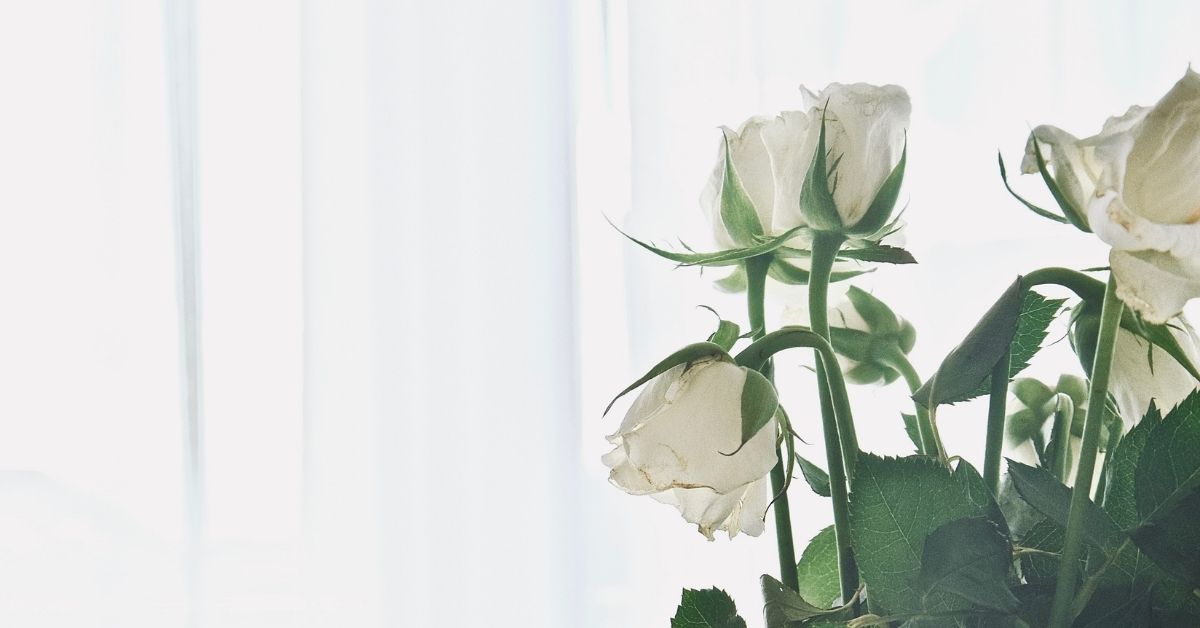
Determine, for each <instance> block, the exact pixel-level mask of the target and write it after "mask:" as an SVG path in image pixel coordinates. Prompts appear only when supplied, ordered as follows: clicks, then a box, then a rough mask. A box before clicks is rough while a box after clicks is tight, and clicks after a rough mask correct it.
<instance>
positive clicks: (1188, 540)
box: [1129, 487, 1200, 587]
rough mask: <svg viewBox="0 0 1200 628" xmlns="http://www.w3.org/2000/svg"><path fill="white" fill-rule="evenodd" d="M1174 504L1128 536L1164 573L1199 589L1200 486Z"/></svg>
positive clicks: (1174, 501)
mask: <svg viewBox="0 0 1200 628" xmlns="http://www.w3.org/2000/svg"><path fill="white" fill-rule="evenodd" d="M1171 504H1172V506H1171V508H1170V510H1169V511H1167V512H1165V513H1160V514H1159V515H1158V516H1156V517H1155V519H1154V520H1153V521H1151V522H1150V523H1147V524H1145V525H1142V526H1139V527H1137V528H1135V529H1134V530H1132V531H1130V533H1129V537H1130V538H1131V539H1133V542H1134V543H1135V544H1137V546H1138V549H1139V550H1141V551H1142V553H1144V554H1146V556H1149V557H1150V560H1153V561H1154V562H1155V563H1156V564H1157V565H1158V566H1159V567H1160V568H1161V569H1162V570H1163V571H1166V572H1167V573H1169V574H1171V575H1173V576H1175V577H1176V578H1179V579H1181V580H1183V581H1184V582H1186V583H1188V584H1189V585H1191V586H1193V587H1200V525H1197V522H1200V487H1194V488H1192V490H1191V491H1190V492H1189V493H1188V494H1187V495H1185V496H1183V497H1182V498H1179V499H1175V500H1172V502H1171Z"/></svg>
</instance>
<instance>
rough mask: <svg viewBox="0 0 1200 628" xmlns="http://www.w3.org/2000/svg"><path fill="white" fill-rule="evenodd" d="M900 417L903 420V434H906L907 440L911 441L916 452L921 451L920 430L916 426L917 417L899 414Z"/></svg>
mask: <svg viewBox="0 0 1200 628" xmlns="http://www.w3.org/2000/svg"><path fill="white" fill-rule="evenodd" d="M900 417H901V418H902V419H904V433H905V434H908V440H910V441H912V444H913V446H914V447H916V448H917V451H921V428H920V427H918V426H917V415H915V414H905V413H903V412H901V413H900Z"/></svg>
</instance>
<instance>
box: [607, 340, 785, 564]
mask: <svg viewBox="0 0 1200 628" xmlns="http://www.w3.org/2000/svg"><path fill="white" fill-rule="evenodd" d="M745 382H746V369H745V368H744V367H740V366H738V365H736V364H733V363H730V362H726V361H722V360H716V359H705V360H701V361H698V362H693V363H690V364H680V365H678V366H675V367H673V368H671V369H670V370H668V371H666V372H664V373H662V374H661V375H659V376H657V377H655V378H654V379H652V380H650V382H648V383H647V384H646V385H645V387H644V388H643V389H642V391H641V393H640V394H639V395H638V397H637V399H636V400H635V401H634V402H633V405H632V406H631V407H630V408H629V411H628V412H627V413H626V414H625V419H624V420H623V421H622V422H621V427H620V428H619V429H618V430H617V431H616V433H614V434H612V435H611V436H609V437H608V440H609V442H611V443H612V444H613V445H615V448H614V449H613V450H612V451H611V452H609V453H608V454H605V456H604V458H603V461H604V464H605V465H607V466H608V467H609V468H610V469H612V471H611V473H610V474H609V480H610V481H611V482H612V483H613V484H614V485H616V486H617V487H619V488H621V489H622V490H624V491H625V492H627V493H630V494H633V495H650V496H651V497H653V498H654V499H656V500H658V501H660V502H664V503H667V504H671V505H673V506H675V507H676V508H678V509H679V511H680V513H681V514H682V515H683V518H684V519H686V520H687V521H689V522H691V523H694V524H696V526H697V527H698V528H699V530H700V532H701V533H702V534H704V536H706V537H708V538H709V539H710V540H711V539H712V538H713V532H714V531H715V530H725V531H727V532H728V533H729V537H730V538H733V537H734V536H736V535H737V534H738V533H739V532H745V533H746V534H749V535H751V536H758V535H759V534H762V532H763V529H764V525H763V520H764V518H765V517H766V509H767V505H768V503H769V502H770V499H771V495H770V483H769V481H768V479H767V474H768V473H770V471H771V468H772V467H774V466H775V464H776V462H777V461H778V455H777V454H776V449H775V438H776V423H775V421H774V420H771V421H770V422H768V423H767V425H766V426H764V427H763V428H762V429H761V430H759V432H758V433H757V434H755V435H754V436H753V437H751V438H750V440H748V441H747V442H746V444H745V446H743V447H742V448H741V449H740V450H738V444H739V443H740V442H741V425H742V419H741V417H742V410H741V408H742V406H741V400H742V388H743V386H744V384H745ZM734 451H737V453H735V454H733V455H726V454H729V453H731V452H734Z"/></svg>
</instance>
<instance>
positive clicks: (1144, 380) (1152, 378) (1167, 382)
mask: <svg viewBox="0 0 1200 628" xmlns="http://www.w3.org/2000/svg"><path fill="white" fill-rule="evenodd" d="M1168 326H1169V327H1170V328H1171V333H1172V335H1174V336H1175V340H1176V341H1178V342H1179V346H1180V347H1181V348H1182V349H1183V351H1184V353H1186V354H1187V357H1188V359H1189V360H1190V361H1191V362H1192V364H1197V363H1198V362H1197V360H1200V351H1198V349H1200V341H1198V339H1197V337H1196V331H1195V330H1194V329H1192V326H1191V324H1189V323H1188V322H1187V320H1186V319H1184V318H1183V317H1182V316H1180V317H1178V318H1176V319H1173V320H1171V321H1170V322H1169V323H1168ZM1196 388H1197V382H1196V378H1194V377H1192V375H1191V374H1190V373H1188V372H1187V370H1186V369H1184V368H1183V367H1182V366H1180V365H1179V362H1178V361H1177V360H1175V358H1172V357H1171V356H1169V355H1167V352H1166V351H1163V350H1162V349H1160V348H1158V347H1151V346H1149V343H1148V342H1147V341H1146V340H1143V339H1141V338H1139V337H1137V336H1135V335H1133V334H1132V333H1130V332H1128V331H1125V330H1124V329H1122V330H1120V331H1119V332H1118V333H1117V346H1116V352H1115V353H1114V354H1113V366H1112V375H1111V380H1110V383H1109V385H1108V392H1109V394H1111V395H1112V396H1113V399H1114V400H1115V401H1116V402H1117V410H1118V411H1119V412H1120V413H1121V417H1122V418H1123V419H1125V429H1126V431H1128V429H1129V428H1131V427H1133V426H1134V425H1136V424H1137V423H1138V422H1139V421H1141V420H1142V417H1143V416H1145V414H1146V411H1147V410H1149V409H1150V402H1151V401H1153V402H1154V404H1155V405H1156V406H1157V407H1158V408H1159V410H1161V411H1162V413H1163V415H1164V416H1165V415H1166V413H1167V412H1168V411H1170V409H1171V408H1174V407H1175V406H1177V405H1179V402H1181V401H1183V400H1184V398H1185V397H1187V396H1188V395H1190V394H1191V393H1192V391H1193V390H1195V389H1196Z"/></svg>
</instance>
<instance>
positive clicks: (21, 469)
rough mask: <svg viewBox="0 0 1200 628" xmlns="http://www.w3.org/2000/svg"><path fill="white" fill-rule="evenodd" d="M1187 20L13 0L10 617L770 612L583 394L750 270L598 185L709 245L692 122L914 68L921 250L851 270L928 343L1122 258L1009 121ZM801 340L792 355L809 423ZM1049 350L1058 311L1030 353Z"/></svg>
mask: <svg viewBox="0 0 1200 628" xmlns="http://www.w3.org/2000/svg"><path fill="white" fill-rule="evenodd" d="M1197 23H1200V7H1197V6H1196V5H1195V4H1194V3H1190V2H1155V3H1148V2H1138V3H1135V2H1107V3H1095V2H1010V3H1003V4H997V3H982V2H980V3H973V2H957V1H944V2H897V3H886V4H885V3H867V2H855V3H835V2H820V3H818V2H782V1H780V2H768V1H765V0H760V1H750V2H695V1H683V0H679V1H673V2H666V1H662V0H629V1H621V0H611V1H607V2H601V1H593V0H574V1H571V2H556V1H553V0H524V1H515V2H503V3H499V2H497V3H484V2H470V1H458V2H453V1H452V2H437V3H432V2H418V1H416V0H413V1H405V2H384V1H383V0H378V1H376V0H369V1H368V0H352V1H345V2H321V1H319V0H305V1H302V2H299V3H296V2H286V1H283V0H278V1H273V2H269V1H261V0H255V1H243V2H217V1H213V2H198V3H196V6H195V7H192V5H191V4H189V3H186V2H167V3H165V4H164V3H158V2H150V1H136V0H125V1H121V0H108V1H104V0H94V1H83V0H76V1H69V0H57V1H52V2H44V3H26V2H15V1H11V2H4V3H0V78H2V79H3V83H0V85H2V86H3V87H2V88H0V89H3V98H0V294H2V295H3V297H4V307H2V308H0V591H2V592H3V593H2V594H0V622H2V623H4V624H5V625H13V626H122V627H125V626H154V627H158V626H205V627H208V626H212V627H225V626H230V627H232V626H254V627H266V626H389V627H390V626H420V627H425V626H429V627H439V626H446V627H451V626H464V625H476V624H486V625H491V626H535V627H543V626H544V627H554V628H557V627H562V626H588V627H597V628H599V627H610V626H634V627H641V626H646V627H659V626H666V625H667V620H668V618H669V617H670V616H671V615H672V614H673V613H674V607H675V604H676V603H677V601H678V595H679V589H680V588H681V587H683V586H689V587H707V586H712V585H716V586H720V587H723V588H726V589H727V590H729V591H730V592H731V593H732V594H733V595H734V597H735V598H736V599H737V601H738V602H739V604H740V607H741V609H742V611H743V614H744V615H745V616H746V617H747V619H749V620H750V623H751V625H752V626H755V625H760V624H761V619H760V613H759V610H758V609H759V594H758V590H757V577H758V575H759V574H761V573H764V572H772V571H774V569H775V568H776V567H775V557H774V542H773V531H772V530H771V529H770V528H769V527H768V531H767V533H766V534H765V535H764V536H762V537H760V538H758V539H752V538H741V537H739V538H738V539H736V540H735V541H733V542H729V541H728V540H718V541H717V542H714V543H709V542H707V541H705V540H704V539H703V538H702V537H701V536H700V535H699V534H698V533H696V532H695V531H694V530H693V529H691V528H690V527H689V526H687V525H686V524H685V523H684V522H683V521H682V520H681V519H680V518H679V517H678V515H677V513H676V512H675V511H674V510H673V509H671V508H669V507H667V506H663V505H661V504H658V503H656V502H653V501H652V500H649V499H646V498H635V497H630V496H627V495H624V494H622V493H620V492H619V491H617V490H616V489H614V488H612V487H610V486H608V485H607V483H606V479H605V475H606V470H605V469H604V468H603V466H602V465H601V464H600V462H599V457H600V455H601V454H602V453H604V451H606V448H607V446H606V443H605V442H604V439H603V436H604V435H605V434H606V433H608V432H610V431H611V430H612V429H614V428H615V426H616V424H617V423H618V422H619V417H610V418H608V419H601V417H600V410H601V409H602V408H603V406H604V404H605V403H606V402H607V400H608V398H609V397H610V396H611V395H612V394H614V393H615V392H616V391H617V390H619V389H620V388H622V387H623V386H624V385H625V384H626V383H628V381H630V380H632V379H633V378H634V377H636V376H637V375H638V374H640V372H641V371H643V370H644V369H645V368H646V367H647V366H648V365H650V364H652V363H653V362H655V361H656V360H657V359H658V358H659V357H661V356H662V355H665V354H666V353H668V352H670V351H672V350H674V349H675V348H677V347H678V346H680V345H682V344H685V343H688V342H692V341H695V340H697V339H702V338H703V336H704V335H705V334H707V333H708V332H709V331H710V325H711V317H710V315H709V314H707V313H706V312H704V311H702V310H699V309H696V308H695V307H694V306H695V305H698V304H706V305H711V306H713V307H716V308H718V309H719V310H720V311H721V312H722V313H723V314H724V315H725V316H727V317H730V318H736V319H739V320H742V319H743V317H744V313H743V305H742V303H741V302H740V301H739V300H737V299H736V298H732V297H729V296H725V295H720V294H718V293H716V292H715V291H713V290H712V289H711V287H710V280H711V279H713V278H715V277H716V276H718V275H717V274H709V275H706V276H704V277H701V276H700V275H699V273H698V272H696V271H692V270H672V269H671V265H670V264H669V263H667V262H665V261H662V260H659V259H656V258H653V257H652V256H650V255H648V254H646V253H644V252H642V251H640V250H636V249H635V248H633V247H632V246H630V245H629V244H627V243H625V242H624V241H623V240H622V238H621V237H620V236H619V235H618V234H616V233H615V232H614V230H613V229H612V228H611V227H609V226H608V225H607V223H606V222H605V221H604V216H605V215H607V216H608V217H609V218H611V219H612V220H613V221H614V222H616V223H618V224H620V225H622V226H623V227H624V228H627V229H628V230H630V231H631V232H633V233H635V234H637V235H639V236H643V237H646V238H652V239H655V240H657V241H660V242H673V241H675V240H676V239H679V238H682V239H683V240H684V241H686V242H688V243H689V244H692V245H694V246H697V247H699V248H705V247H707V246H708V245H709V242H708V241H707V239H706V238H707V235H706V234H707V231H706V227H705V224H704V221H703V218H702V216H701V214H700V212H699V208H698V205H697V197H698V195H699V192H700V189H701V187H702V186H703V183H704V180H705V177H706V176H707V174H708V171H709V169H710V168H711V166H712V160H713V159H714V157H715V153H716V146H717V140H718V138H719V134H718V131H717V130H716V128H717V126H719V125H722V124H725V125H730V126H736V125H737V124H739V123H740V122H741V121H742V120H744V119H745V118H747V117H749V116H750V115H753V114H756V113H771V112H774V111H777V110H779V109H784V108H790V107H795V106H797V105H798V103H799V99H798V96H797V87H798V85H799V84H801V83H803V84H805V85H808V86H810V87H812V88H814V89H815V88H820V87H823V86H824V85H825V84H827V83H828V82H831V81H843V82H852V81H868V82H876V83H885V82H890V83H898V84H901V85H903V86H905V87H906V88H907V89H908V90H909V93H910V94H911V96H912V101H913V120H912V127H911V129H910V132H909V150H910V153H909V168H908V176H907V180H906V185H905V191H904V194H903V199H904V201H905V202H907V204H908V211H907V213H906V214H905V218H906V220H907V222H908V223H909V228H908V230H907V239H908V244H907V246H908V248H909V249H910V250H911V251H912V252H913V253H914V255H916V257H917V258H918V259H919V260H920V262H921V264H920V265H919V266H916V267H901V268H882V269H880V270H879V271H878V272H876V273H874V274H873V275H869V276H867V277H864V278H862V279H861V280H859V281H858V284H859V285H861V286H863V287H864V288H867V289H869V290H872V291H873V292H874V293H875V294H877V295H879V296H880V297H882V298H883V299H885V300H886V301H887V302H889V303H890V304H892V306H893V307H894V308H895V309H896V310H897V311H898V312H899V313H901V314H902V315H903V316H906V317H907V318H909V319H910V320H912V321H913V322H914V323H915V325H916V327H917V329H918V332H919V340H918V345H917V349H916V351H915V352H914V360H915V362H916V364H917V366H918V368H919V370H921V372H922V373H925V374H928V373H929V372H930V371H931V370H932V369H933V368H934V367H935V366H936V364H937V362H938V360H939V359H940V358H941V357H942V356H943V355H944V354H945V353H946V352H947V351H948V350H949V349H950V348H951V347H952V346H953V345H954V344H955V343H956V342H957V341H958V340H959V339H960V338H961V337H962V336H963V334H965V332H966V331H967V330H968V329H969V328H970V327H971V325H972V324H973V322H974V320H975V319H976V318H977V317H978V316H979V314H981V313H982V312H983V311H984V310H985V309H986V307H987V305H988V304H990V302H991V301H992V300H993V299H994V298H995V297H996V296H997V295H998V294H999V293H1000V292H1001V290H1002V289H1003V288H1004V286H1006V285H1007V284H1008V283H1009V282H1010V281H1011V280H1012V278H1013V277H1014V276H1015V275H1016V274H1017V273H1020V272H1022V271H1028V270H1031V269H1034V268H1038V267H1041V266H1046V265H1069V266H1076V267H1085V266H1095V265H1100V264H1103V263H1104V249H1103V248H1102V247H1101V246H1099V244H1098V243H1096V242H1094V241H1093V240H1092V239H1091V237H1090V236H1087V235H1085V234H1080V233H1078V232H1076V231H1074V230H1072V229H1070V228H1067V227H1063V226H1058V225H1055V224H1052V223H1050V222H1048V221H1045V220H1042V219H1039V218H1037V217H1035V216H1033V215H1032V214H1030V213H1029V212H1027V211H1026V210H1024V209H1023V208H1022V207H1020V206H1019V205H1018V204H1017V203H1016V202H1015V201H1013V200H1011V199H1010V198H1009V197H1008V196H1007V194H1006V193H1005V192H1004V190H1003V188H1002V187H1001V185H1000V182H999V178H998V174H997V170H996V163H995V157H996V150H997V149H1000V150H1002V151H1003V152H1004V154H1005V156H1006V157H1007V158H1008V161H1009V163H1010V169H1011V170H1012V171H1015V170H1016V166H1017V164H1018V162H1019V158H1020V153H1021V149H1022V146H1023V142H1024V138H1025V136H1026V134H1027V133H1028V130H1029V128H1030V127H1031V126H1032V125H1035V124H1039V123H1043V122H1050V123H1055V124H1058V125H1060V126H1063V127H1064V128H1066V129H1068V130H1070V131H1073V132H1076V133H1077V134H1080V135H1084V134H1089V133H1092V132H1094V131H1096V130H1098V129H1099V126H1100V124H1101V122H1102V121H1103V119H1104V118H1105V117H1106V116H1108V115H1113V114H1117V113H1120V112H1123V111H1124V110H1125V108H1126V107H1127V106H1128V105H1130V104H1134V103H1138V104H1151V103H1153V102H1154V101H1155V100H1156V99H1157V98H1158V97H1159V96H1160V95H1161V94H1162V93H1164V92H1165V91H1166V90H1167V89H1168V88H1169V87H1170V86H1171V85H1172V84H1173V83H1174V81H1176V80H1177V79H1178V78H1179V77H1180V76H1182V74H1183V71H1184V69H1185V68H1186V67H1187V64H1188V63H1189V62H1192V61H1197V60H1200V41H1198V40H1197V39H1196V38H1195V35H1194V32H1193V31H1194V29H1193V28H1192V25H1194V24H1197ZM188 41H191V42H193V43H194V45H193V46H191V47H189V46H187V45H183V44H186V43H187V42H188ZM167 42H171V46H168V45H167ZM169 50H170V51H172V52H171V54H168V51H169ZM188 77H194V82H189V81H188ZM172 95H173V99H172V97H171V96H172ZM1016 185H1017V186H1018V187H1019V189H1021V190H1023V191H1026V192H1028V193H1029V195H1030V196H1031V197H1033V198H1035V199H1037V200H1041V201H1044V202H1049V201H1048V197H1047V195H1046V194H1045V192H1044V191H1043V190H1042V189H1041V187H1040V185H1039V184H1038V182H1037V181H1035V180H1033V179H1032V178H1030V177H1024V178H1021V179H1019V181H1018V182H1017V184H1016ZM189 207H194V208H195V210H196V216H197V217H198V220H197V223H196V227H195V229H189V228H188V227H187V224H188V223H186V221H185V222H183V223H181V224H182V227H183V229H182V234H183V236H184V238H185V239H187V240H193V241H195V242H198V247H199V248H198V253H199V255H198V258H197V262H196V264H194V265H189V264H179V251H180V249H179V247H178V242H179V240H178V239H177V236H176V231H175V230H176V226H175V225H176V221H175V217H176V216H178V215H179V214H180V212H181V211H182V212H184V214H185V215H186V212H187V210H188V208H189ZM190 282H195V285H196V286H197V288H198V290H197V294H198V295H199V304H198V307H197V308H196V309H195V310H194V314H195V316H194V317H192V318H191V320H192V321H193V322H194V323H195V325H181V320H183V319H185V318H186V317H184V316H181V315H182V314H186V313H187V312H188V311H189V310H188V309H187V308H186V307H181V303H183V302H182V301H181V300H180V294H181V293H180V292H179V289H180V287H181V286H187V285H189V283H190ZM796 298H798V295H797V294H796V293H795V292H792V293H784V292H782V291H774V292H773V293H772V295H771V299H772V301H771V304H770V305H769V310H768V311H769V314H770V315H771V316H773V317H774V316H777V315H778V313H779V312H780V311H782V308H783V307H784V306H785V305H786V304H787V303H789V302H794V300H795V299H796ZM1064 334H1065V329H1064V328H1062V327H1057V328H1055V330H1054V331H1053V332H1052V335H1051V341H1055V340H1060V339H1061V338H1062V337H1063V336H1064ZM189 340H190V341H193V342H195V343H196V345H197V346H198V347H199V349H200V350H199V352H198V353H197V354H196V360H195V362H194V364H195V368H193V369H190V370H189V369H184V368H182V367H181V364H183V363H184V362H185V361H184V360H183V359H182V357H183V356H182V355H181V347H184V346H187V342H186V341H189ZM801 361H802V360H801V359H800V358H797V359H796V360H794V361H792V363H791V364H785V365H783V366H782V367H781V374H780V380H781V387H783V388H784V389H785V399H786V401H787V402H788V404H789V408H791V414H792V416H793V417H794V420H795V421H796V422H797V424H798V429H799V430H800V432H801V434H802V435H803V436H804V437H805V438H806V439H808V440H809V441H810V442H811V443H813V444H812V445H811V446H807V447H806V450H807V451H808V452H809V455H810V457H812V458H814V459H817V460H820V459H822V458H823V456H821V455H820V453H819V452H821V451H822V450H821V447H820V445H819V443H820V433H819V429H818V421H817V419H816V417H815V416H814V413H813V412H812V410H811V408H812V407H813V399H812V396H811V391H812V386H813V378H812V377H811V375H810V374H808V372H807V371H804V370H802V369H801V368H799V362H801ZM1064 371H1071V372H1078V367H1077V365H1076V363H1075V361H1074V356H1073V355H1072V354H1071V353H1070V350H1069V348H1068V347H1067V343H1066V342H1065V340H1063V341H1060V342H1057V344H1055V345H1054V346H1053V347H1052V348H1051V349H1049V350H1047V351H1045V352H1044V353H1043V355H1042V356H1041V357H1040V358H1039V361H1038V362H1037V363H1036V364H1035V366H1034V367H1033V368H1032V369H1031V371H1030V372H1031V373H1034V374H1040V375H1043V376H1045V377H1047V378H1053V377H1055V376H1057V374H1058V373H1060V372H1064ZM188 385H192V386H198V389H199V390H201V391H202V392H201V396H200V397H199V400H200V404H199V412H187V411H185V405H184V403H183V395H182V391H183V390H185V389H186V386H188ZM851 394H852V396H853V401H854V405H855V410H856V413H857V417H858V421H859V425H860V428H859V431H860V434H861V435H862V441H863V445H864V447H865V448H867V449H871V450H874V451H879V452H888V453H905V452H906V451H907V441H906V439H905V438H904V437H903V435H902V430H901V427H900V420H899V416H898V414H899V412H900V411H901V410H906V409H907V408H908V407H909V406H908V404H907V401H906V399H905V395H904V391H903V390H902V389H901V388H900V387H899V386H895V387H891V388H886V389H855V390H852V391H851ZM983 414H984V408H983V407H981V406H980V405H978V404H976V405H966V406H962V407H958V408H954V409H952V410H945V411H943V412H942V413H941V425H942V429H943V433H944V435H945V436H946V438H947V440H948V444H949V447H950V449H951V450H952V452H953V453H958V454H962V455H964V456H966V457H968V458H971V459H973V460H976V461H978V459H979V457H980V454H981V442H982V427H981V426H982V418H983ZM189 421H191V422H192V424H194V425H197V426H199V430H198V432H197V435H196V436H188V435H187V434H188V431H187V430H186V429H185V426H187V425H189ZM186 452H197V454H198V455H197V456H196V458H195V461H194V463H189V458H188V457H187V454H186ZM188 469H195V470H196V472H195V473H192V472H189V471H188ZM793 510H794V513H795V529H796V536H797V538H798V540H799V541H800V542H803V541H805V540H806V539H807V538H808V537H810V536H811V535H812V534H813V533H815V532H816V531H817V530H818V529H820V528H821V527H823V526H825V525H827V524H828V523H829V521H830V515H829V513H828V508H827V504H825V503H823V502H822V500H821V499H819V498H816V497H815V496H812V495H810V494H808V493H807V490H806V489H805V488H804V487H802V486H799V485H797V486H796V488H795V489H794V490H793Z"/></svg>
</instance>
